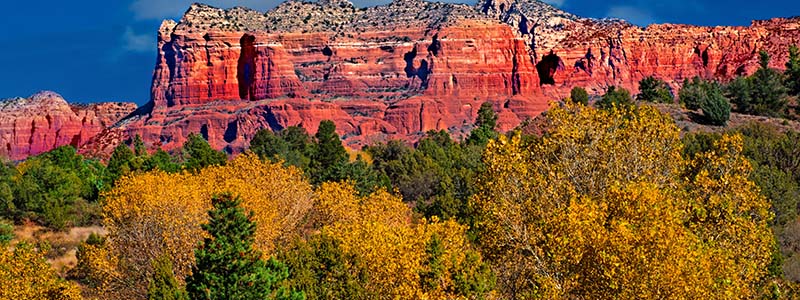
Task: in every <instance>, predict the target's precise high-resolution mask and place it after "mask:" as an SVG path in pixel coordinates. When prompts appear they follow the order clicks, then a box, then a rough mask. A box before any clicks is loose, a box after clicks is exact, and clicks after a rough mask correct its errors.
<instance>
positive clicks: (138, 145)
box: [133, 134, 147, 156]
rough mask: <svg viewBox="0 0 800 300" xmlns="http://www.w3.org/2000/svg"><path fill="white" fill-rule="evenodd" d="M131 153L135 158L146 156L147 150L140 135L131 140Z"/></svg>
mask: <svg viewBox="0 0 800 300" xmlns="http://www.w3.org/2000/svg"><path fill="white" fill-rule="evenodd" d="M133 153H134V154H135V155H136V156H147V148H146V147H145V146H144V141H142V137H141V136H140V135H138V134H137V135H136V136H135V137H134V138H133Z"/></svg>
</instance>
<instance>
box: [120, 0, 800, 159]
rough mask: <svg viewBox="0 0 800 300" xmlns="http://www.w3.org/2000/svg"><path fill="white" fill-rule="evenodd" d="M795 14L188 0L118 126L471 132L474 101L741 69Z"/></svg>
mask: <svg viewBox="0 0 800 300" xmlns="http://www.w3.org/2000/svg"><path fill="white" fill-rule="evenodd" d="M799 25H800V19H773V20H769V21H759V22H754V23H753V25H752V26H750V27H713V28H712V27H695V26H684V25H653V26H650V27H647V28H640V27H637V26H633V25H631V24H629V23H627V22H625V21H623V20H595V19H587V18H581V17H578V16H575V15H572V14H569V13H566V12H563V11H560V10H558V9H556V8H554V7H552V6H550V5H547V4H545V3H543V2H540V1H537V0H516V1H515V0H483V1H480V2H479V3H478V4H477V5H476V6H474V7H471V6H467V5H462V4H448V3H431V2H425V1H421V0H396V1H394V2H392V3H390V4H387V5H382V6H376V7H370V8H356V7H355V6H353V4H351V3H350V2H347V1H345V0H322V1H318V2H301V1H294V0H292V1H288V2H285V3H283V4H281V5H279V6H278V7H277V8H275V9H273V10H271V11H268V12H266V13H260V12H256V11H252V10H248V9H244V8H234V9H231V10H227V11H225V10H221V9H217V8H213V7H210V6H205V5H199V4H196V5H193V6H191V7H190V8H189V10H188V11H187V12H186V14H185V15H184V17H183V18H182V19H181V20H180V22H177V23H176V22H173V21H165V22H164V23H163V24H162V26H161V28H160V29H159V42H158V44H159V53H158V60H157V64H156V70H155V74H154V77H153V85H152V102H151V104H150V105H151V109H150V111H149V112H148V113H146V114H143V115H141V116H138V117H136V118H134V119H131V120H129V121H128V122H126V123H125V126H124V131H125V132H126V133H127V135H133V134H140V135H142V136H143V137H145V140H148V141H152V142H153V143H154V144H157V145H159V146H162V147H164V148H167V149H172V148H175V147H178V146H180V144H182V143H183V141H184V140H185V137H186V136H187V135H188V134H189V133H191V132H200V133H202V134H203V135H205V136H207V137H208V138H209V140H210V142H211V144H212V145H213V146H214V147H216V148H220V149H226V150H227V151H229V152H232V153H235V152H239V151H242V150H243V149H245V148H246V147H247V143H248V140H249V139H250V137H252V135H253V134H254V133H255V131H256V130H258V129H259V128H271V129H273V130H279V129H281V128H285V127H287V126H291V125H300V126H304V127H305V128H306V129H308V130H309V132H312V133H313V132H314V131H316V126H317V124H318V122H319V121H320V120H323V119H331V120H333V121H334V122H335V123H336V125H337V129H338V131H339V133H340V134H341V135H342V136H343V137H344V138H345V140H346V142H347V143H348V144H350V145H351V146H358V145H362V144H366V143H370V142H371V141H375V140H384V139H387V138H402V139H410V140H413V139H415V138H417V137H419V136H421V135H422V134H423V133H424V132H425V131H428V130H440V129H445V130H448V131H450V132H451V133H454V134H456V135H459V134H464V133H466V132H468V131H469V130H470V129H471V126H470V124H471V123H472V122H473V120H474V118H475V115H476V112H477V111H476V110H477V108H478V107H479V106H480V104H481V103H482V102H485V101H490V102H492V103H494V105H495V109H496V110H497V111H498V112H499V114H500V122H499V124H500V127H501V128H500V129H501V130H508V129H511V128H513V127H514V126H516V125H517V124H519V123H520V122H521V121H523V120H526V119H529V118H532V117H535V116H536V115H538V114H539V113H540V112H542V111H543V110H544V109H546V108H547V105H548V102H549V101H552V100H557V99H560V98H562V97H564V96H566V95H567V94H568V93H569V90H570V89H571V88H572V87H573V86H582V87H585V88H587V90H589V91H590V93H594V94H601V93H603V91H604V90H605V89H606V88H607V87H608V86H610V85H617V86H622V87H624V88H627V89H629V90H632V91H636V90H637V89H638V82H639V80H641V79H642V78H644V77H645V76H649V75H653V76H656V77H658V78H661V79H664V80H665V81H667V82H668V83H669V84H670V85H671V86H672V87H673V88H674V89H677V88H678V87H679V85H680V83H681V82H682V81H683V80H684V79H686V78H691V77H694V76H702V77H716V78H720V79H723V80H724V79H729V78H732V77H734V76H736V75H743V74H749V73H751V72H753V71H754V69H755V68H756V66H757V52H758V50H760V49H765V50H767V51H769V52H770V53H771V54H772V55H773V57H774V59H773V65H774V66H775V67H777V68H780V67H781V66H782V65H783V62H784V61H785V60H786V54H785V53H786V51H787V49H788V45H789V44H791V43H796V42H798V41H799V40H800V31H798V26H799Z"/></svg>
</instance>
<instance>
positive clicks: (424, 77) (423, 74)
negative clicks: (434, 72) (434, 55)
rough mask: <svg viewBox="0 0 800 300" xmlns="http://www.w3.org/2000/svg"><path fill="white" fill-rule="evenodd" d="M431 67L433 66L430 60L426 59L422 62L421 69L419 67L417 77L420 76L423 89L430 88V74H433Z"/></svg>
mask: <svg viewBox="0 0 800 300" xmlns="http://www.w3.org/2000/svg"><path fill="white" fill-rule="evenodd" d="M431 64H433V63H431ZM431 69H433V66H432V65H431V66H429V65H428V61H426V60H424V59H423V60H422V62H420V64H419V69H417V77H419V80H420V82H421V83H420V86H421V87H422V89H423V90H424V89H427V88H428V75H430V74H431Z"/></svg>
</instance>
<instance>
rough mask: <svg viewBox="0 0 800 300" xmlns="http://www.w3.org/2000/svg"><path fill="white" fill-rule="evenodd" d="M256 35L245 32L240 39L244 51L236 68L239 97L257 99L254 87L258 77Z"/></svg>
mask: <svg viewBox="0 0 800 300" xmlns="http://www.w3.org/2000/svg"><path fill="white" fill-rule="evenodd" d="M255 42H256V37H254V36H252V35H249V34H245V35H244V36H242V38H241V39H240V40H239V43H240V44H241V45H242V52H241V54H240V55H239V64H238V68H237V70H236V79H238V80H239V98H241V99H244V100H256V99H254V98H255V95H254V94H255V93H253V92H254V87H255V79H256V45H255Z"/></svg>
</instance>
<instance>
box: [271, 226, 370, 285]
mask: <svg viewBox="0 0 800 300" xmlns="http://www.w3.org/2000/svg"><path fill="white" fill-rule="evenodd" d="M279 255H280V259H281V260H282V261H285V262H286V264H287V265H289V268H290V270H291V273H292V276H291V278H290V279H289V282H288V283H289V286H291V287H292V288H293V289H297V290H302V291H304V293H305V294H306V299H308V300H318V299H319V300H323V299H352V300H367V299H375V298H376V297H377V296H378V295H370V293H368V291H367V286H368V285H369V283H370V282H369V276H368V273H367V269H366V266H365V265H364V264H363V263H362V262H361V261H360V260H359V259H358V256H357V255H355V254H350V253H346V252H344V251H343V250H342V248H341V247H340V242H339V241H337V240H336V239H334V238H331V237H330V236H327V235H326V234H324V233H322V234H317V235H313V236H311V237H310V238H309V239H308V240H307V241H306V240H300V241H296V242H295V243H294V245H292V247H291V248H289V249H287V251H281V252H280V253H279Z"/></svg>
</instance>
